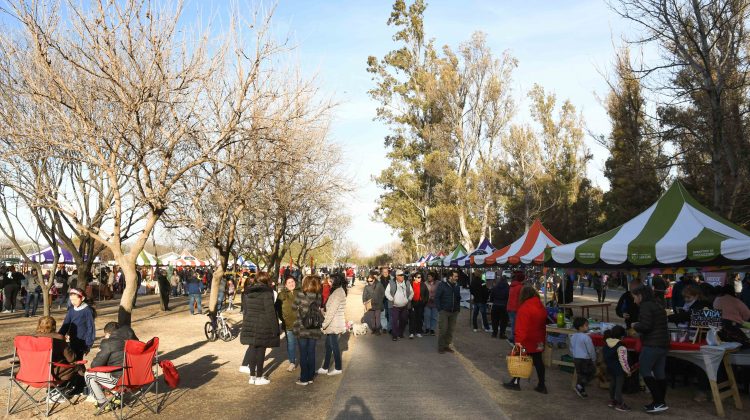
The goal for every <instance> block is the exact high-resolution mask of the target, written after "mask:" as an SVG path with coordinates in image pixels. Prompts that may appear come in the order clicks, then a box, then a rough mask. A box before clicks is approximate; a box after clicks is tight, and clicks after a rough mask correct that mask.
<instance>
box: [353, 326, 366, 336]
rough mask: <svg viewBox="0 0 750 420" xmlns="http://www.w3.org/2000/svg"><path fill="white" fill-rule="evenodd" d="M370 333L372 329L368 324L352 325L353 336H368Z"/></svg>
mask: <svg viewBox="0 0 750 420" xmlns="http://www.w3.org/2000/svg"><path fill="white" fill-rule="evenodd" d="M368 332H370V327H369V326H368V325H367V324H354V325H352V334H354V335H355V336H356V335H367V333H368Z"/></svg>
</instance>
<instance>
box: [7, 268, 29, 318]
mask: <svg viewBox="0 0 750 420" xmlns="http://www.w3.org/2000/svg"><path fill="white" fill-rule="evenodd" d="M23 279H25V277H24V275H23V274H21V273H19V272H17V271H16V267H15V266H12V265H11V266H10V267H8V273H7V274H6V277H5V279H4V283H3V292H4V293H5V301H4V302H3V306H4V307H5V308H4V309H5V310H4V311H3V313H5V314H7V313H11V312H15V311H16V300H17V299H18V292H19V291H20V290H21V281H22V280H23Z"/></svg>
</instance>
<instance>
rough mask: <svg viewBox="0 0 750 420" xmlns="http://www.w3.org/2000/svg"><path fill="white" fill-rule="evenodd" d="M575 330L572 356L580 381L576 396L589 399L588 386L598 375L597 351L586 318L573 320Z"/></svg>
mask: <svg viewBox="0 0 750 420" xmlns="http://www.w3.org/2000/svg"><path fill="white" fill-rule="evenodd" d="M573 329H575V330H576V331H577V332H576V333H575V334H573V335H571V336H570V355H571V356H573V363H574V364H575V368H576V375H577V377H578V381H577V383H576V386H575V388H574V389H575V391H576V394H578V396H579V397H581V398H586V397H588V394H586V385H588V384H589V382H591V380H592V379H594V376H595V375H596V366H595V364H594V363H595V362H596V350H595V349H594V342H593V341H592V340H591V337H589V335H588V334H587V332H588V330H589V322H588V320H586V318H583V317H580V316H579V317H575V318H574V319H573Z"/></svg>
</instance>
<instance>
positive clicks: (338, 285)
mask: <svg viewBox="0 0 750 420" xmlns="http://www.w3.org/2000/svg"><path fill="white" fill-rule="evenodd" d="M331 280H332V283H331V296H330V297H329V298H328V302H326V313H325V318H324V319H323V334H325V336H326V353H325V358H324V359H323V366H322V367H321V368H320V369H318V374H320V375H328V376H333V375H339V374H341V369H342V366H341V350H340V349H339V335H341V334H344V333H345V332H346V331H347V330H346V320H345V318H344V310H345V309H346V295H347V291H346V286H347V285H348V284H349V283H348V282H347V281H346V279H345V278H344V276H342V275H341V274H338V273H337V274H333V275H332V276H331ZM331 355H333V363H334V366H333V369H332V370H330V371H329V370H328V369H329V367H330V366H331Z"/></svg>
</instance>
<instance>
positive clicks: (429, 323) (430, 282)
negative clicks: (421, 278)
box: [424, 271, 439, 335]
mask: <svg viewBox="0 0 750 420" xmlns="http://www.w3.org/2000/svg"><path fill="white" fill-rule="evenodd" d="M438 285H439V282H438V281H437V274H435V273H433V272H432V271H430V272H429V273H427V283H425V287H427V292H428V294H429V297H428V299H427V303H426V304H425V307H424V332H425V334H429V335H435V328H436V327H437V320H438V309H437V306H436V305H435V293H437V289H438Z"/></svg>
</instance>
